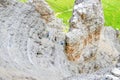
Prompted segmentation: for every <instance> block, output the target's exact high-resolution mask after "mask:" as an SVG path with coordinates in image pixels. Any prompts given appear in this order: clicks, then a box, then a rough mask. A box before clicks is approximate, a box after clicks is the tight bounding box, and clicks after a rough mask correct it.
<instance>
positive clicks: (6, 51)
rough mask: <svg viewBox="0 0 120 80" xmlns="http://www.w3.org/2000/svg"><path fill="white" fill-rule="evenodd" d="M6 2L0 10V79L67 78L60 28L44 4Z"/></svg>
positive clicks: (46, 79) (42, 2) (59, 24)
mask: <svg viewBox="0 0 120 80" xmlns="http://www.w3.org/2000/svg"><path fill="white" fill-rule="evenodd" d="M8 3H9V2H8ZM10 3H11V4H9V5H3V6H2V7H0V80H48V79H49V80H60V79H62V78H63V77H65V76H68V75H70V72H69V71H67V67H66V64H67V63H66V60H67V59H66V56H65V54H64V45H65V43H64V41H65V34H64V33H63V31H62V27H63V25H62V22H61V20H59V19H57V18H55V17H54V15H53V11H52V10H51V9H50V8H49V7H48V5H47V3H46V2H45V1H43V0H39V1H37V2H33V3H32V4H31V3H26V4H23V3H19V2H16V1H15V2H14V1H12V0H11V1H10ZM47 12H48V14H45V15H44V13H47ZM48 16H49V18H47V17H48ZM47 19H50V20H47Z"/></svg>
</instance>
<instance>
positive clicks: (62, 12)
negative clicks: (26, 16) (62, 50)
mask: <svg viewBox="0 0 120 80" xmlns="http://www.w3.org/2000/svg"><path fill="white" fill-rule="evenodd" d="M46 1H47V2H48V4H49V5H50V6H51V7H52V9H53V10H54V11H55V13H56V16H57V17H59V18H61V19H62V20H63V22H64V23H65V24H66V26H67V28H68V26H69V19H70V17H71V16H72V9H73V5H74V0H46ZM102 5H103V10H104V16H105V26H112V27H113V28H115V29H119V30H120V0H102Z"/></svg>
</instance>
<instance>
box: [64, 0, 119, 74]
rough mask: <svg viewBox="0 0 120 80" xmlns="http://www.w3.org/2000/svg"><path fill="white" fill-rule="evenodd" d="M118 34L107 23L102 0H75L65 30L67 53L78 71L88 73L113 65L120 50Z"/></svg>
mask: <svg viewBox="0 0 120 80" xmlns="http://www.w3.org/2000/svg"><path fill="white" fill-rule="evenodd" d="M116 34H118V33H117V31H115V30H113V29H112V28H109V27H104V18H103V11H102V6H101V1H100V0H76V1H75V5H74V10H73V16H72V18H71V20H70V31H69V32H68V33H67V34H66V55H67V57H68V60H70V61H71V62H72V64H74V65H75V66H76V67H75V66H74V67H75V68H76V71H75V72H76V73H84V72H87V73H88V72H93V71H96V70H99V69H100V68H104V67H108V66H110V65H112V64H113V65H114V64H115V63H116V62H117V59H118V55H119V53H120V52H119V50H118V48H120V44H119V40H118V37H117V36H116ZM72 67H73V66H72Z"/></svg>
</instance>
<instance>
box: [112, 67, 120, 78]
mask: <svg viewBox="0 0 120 80" xmlns="http://www.w3.org/2000/svg"><path fill="white" fill-rule="evenodd" d="M111 73H112V74H113V75H114V76H117V77H120V69H118V68H114V69H113V70H112V71H111Z"/></svg>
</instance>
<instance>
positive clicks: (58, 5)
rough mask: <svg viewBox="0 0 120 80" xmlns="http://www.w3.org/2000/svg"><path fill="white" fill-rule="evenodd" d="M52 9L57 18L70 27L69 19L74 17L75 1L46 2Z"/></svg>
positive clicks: (53, 0) (49, 0) (52, 0)
mask: <svg viewBox="0 0 120 80" xmlns="http://www.w3.org/2000/svg"><path fill="white" fill-rule="evenodd" d="M46 1H47V2H48V4H49V5H50V6H51V8H52V9H53V10H54V11H55V13H56V16H57V17H59V18H61V19H62V20H63V22H64V23H65V25H66V28H67V29H68V28H69V27H68V26H69V19H70V17H71V16H72V10H73V5H74V0H46Z"/></svg>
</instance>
